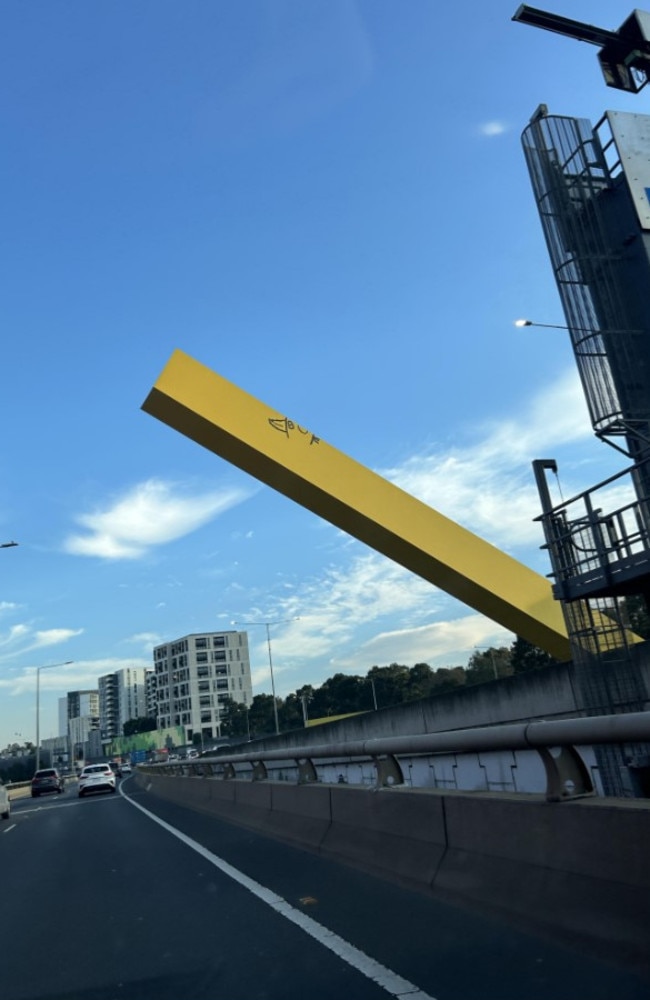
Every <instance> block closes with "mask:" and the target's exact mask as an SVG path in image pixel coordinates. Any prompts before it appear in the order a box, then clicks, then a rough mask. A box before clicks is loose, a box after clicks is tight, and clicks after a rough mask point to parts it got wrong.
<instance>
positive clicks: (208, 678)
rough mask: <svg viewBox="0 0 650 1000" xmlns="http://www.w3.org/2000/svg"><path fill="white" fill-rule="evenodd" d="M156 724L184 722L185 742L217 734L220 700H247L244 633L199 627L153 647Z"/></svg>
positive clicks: (250, 693) (248, 677) (249, 691)
mask: <svg viewBox="0 0 650 1000" xmlns="http://www.w3.org/2000/svg"><path fill="white" fill-rule="evenodd" d="M153 658H154V668H155V677H156V696H157V713H156V718H157V725H158V728H159V729H164V728H167V727H168V726H184V727H185V735H186V739H187V741H188V743H191V742H192V739H193V736H194V734H195V733H201V735H202V738H203V739H213V738H216V737H218V736H220V735H221V708H222V706H223V703H224V701H226V700H227V699H228V698H232V699H233V701H239V702H242V703H243V704H244V705H249V706H250V704H251V702H252V700H253V685H252V681H251V666H250V657H249V652H248V633H247V632H201V633H196V634H192V635H186V636H183V638H181V639H175V640H174V641H173V642H169V643H166V644H165V645H162V646H156V648H155V649H154V651H153Z"/></svg>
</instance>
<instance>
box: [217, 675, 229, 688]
mask: <svg viewBox="0 0 650 1000" xmlns="http://www.w3.org/2000/svg"><path fill="white" fill-rule="evenodd" d="M215 686H216V689H217V691H227V690H228V679H227V678H226V679H225V680H223V681H217V682H216V685H215Z"/></svg>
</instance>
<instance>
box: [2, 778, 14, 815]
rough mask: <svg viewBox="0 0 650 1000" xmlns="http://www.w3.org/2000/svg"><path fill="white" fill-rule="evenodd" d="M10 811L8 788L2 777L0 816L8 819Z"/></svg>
mask: <svg viewBox="0 0 650 1000" xmlns="http://www.w3.org/2000/svg"><path fill="white" fill-rule="evenodd" d="M10 813H11V802H10V801H9V790H8V788H7V786H6V785H5V784H4V782H3V781H2V779H0V816H2V818H3V819H9V815H10Z"/></svg>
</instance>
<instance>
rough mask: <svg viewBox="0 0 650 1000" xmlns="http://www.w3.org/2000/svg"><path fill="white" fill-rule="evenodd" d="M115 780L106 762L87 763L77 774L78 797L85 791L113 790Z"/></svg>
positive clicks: (113, 773) (81, 796)
mask: <svg viewBox="0 0 650 1000" xmlns="http://www.w3.org/2000/svg"><path fill="white" fill-rule="evenodd" d="M116 780H117V779H116V778H115V772H114V771H113V770H112V768H110V767H109V765H108V764H87V765H86V766H85V767H84V769H83V771H82V772H81V774H80V775H79V798H80V799H81V798H83V796H84V795H85V794H86V792H114V791H115V782H116Z"/></svg>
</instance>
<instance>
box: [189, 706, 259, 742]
mask: <svg viewBox="0 0 650 1000" xmlns="http://www.w3.org/2000/svg"><path fill="white" fill-rule="evenodd" d="M221 732H222V733H223V735H224V736H247V735H248V707H247V706H246V705H244V704H243V702H241V701H235V699H234V698H228V699H226V700H225V701H223V702H222V703H221ZM197 736H198V738H199V743H200V742H201V734H200V733H195V734H194V738H195V739H196V737H197Z"/></svg>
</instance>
